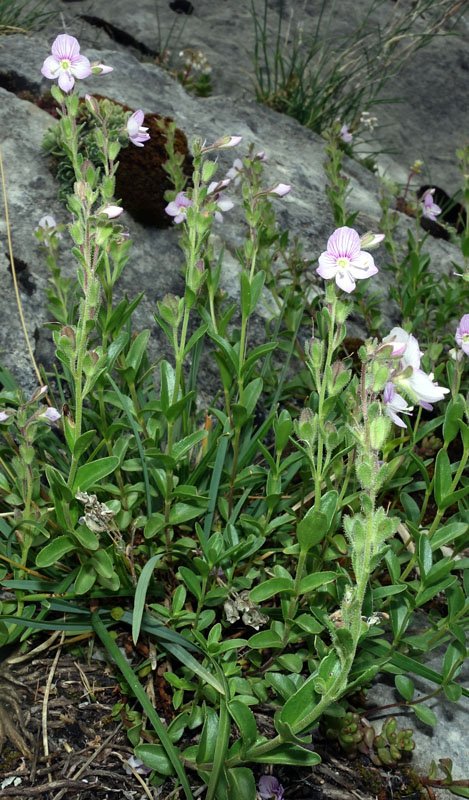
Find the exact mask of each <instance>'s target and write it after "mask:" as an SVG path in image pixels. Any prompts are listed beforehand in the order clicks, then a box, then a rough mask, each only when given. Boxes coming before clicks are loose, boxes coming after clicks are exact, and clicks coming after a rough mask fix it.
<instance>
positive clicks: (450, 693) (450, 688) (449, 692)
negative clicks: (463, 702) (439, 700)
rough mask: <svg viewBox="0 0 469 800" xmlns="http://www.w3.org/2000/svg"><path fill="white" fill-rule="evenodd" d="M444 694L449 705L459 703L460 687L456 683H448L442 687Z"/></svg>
mask: <svg viewBox="0 0 469 800" xmlns="http://www.w3.org/2000/svg"><path fill="white" fill-rule="evenodd" d="M443 690H444V693H445V695H446V697H447V698H448V700H449V701H450V702H451V703H459V701H460V699H461V697H462V686H460V685H459V684H458V683H448V685H447V686H444V687H443Z"/></svg>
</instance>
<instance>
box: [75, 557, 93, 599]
mask: <svg viewBox="0 0 469 800" xmlns="http://www.w3.org/2000/svg"><path fill="white" fill-rule="evenodd" d="M95 583H96V571H95V570H94V569H93V567H92V565H91V564H90V563H88V562H86V563H85V564H82V565H81V567H80V569H79V570H78V574H77V577H76V578H75V583H74V585H73V586H74V589H75V592H76V593H77V594H87V592H89V590H90V589H91V588H92V586H94V584H95Z"/></svg>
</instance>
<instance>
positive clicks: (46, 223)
mask: <svg viewBox="0 0 469 800" xmlns="http://www.w3.org/2000/svg"><path fill="white" fill-rule="evenodd" d="M56 228H57V223H56V221H55V219H54V217H53V216H52V214H44V216H43V217H41V219H40V220H39V222H38V224H37V228H36V229H35V230H36V231H39V230H40V229H42V230H43V231H45V233H55V235H56V236H57V238H58V239H61V238H62V234H61V233H60V232H59V231H56Z"/></svg>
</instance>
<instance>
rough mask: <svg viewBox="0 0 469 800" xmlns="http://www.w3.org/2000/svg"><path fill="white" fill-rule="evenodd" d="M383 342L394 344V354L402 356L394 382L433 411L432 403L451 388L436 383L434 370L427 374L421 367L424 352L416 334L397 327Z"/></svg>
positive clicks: (414, 399) (441, 398)
mask: <svg viewBox="0 0 469 800" xmlns="http://www.w3.org/2000/svg"><path fill="white" fill-rule="evenodd" d="M383 342H384V343H385V344H392V345H393V348H395V349H394V350H393V353H392V355H395V356H399V357H400V361H399V366H400V371H398V372H397V373H395V374H394V375H393V378H392V380H393V383H394V384H395V385H397V386H400V387H402V388H403V389H404V391H405V393H406V394H407V395H408V396H409V397H410V399H411V400H412V401H413V402H415V403H418V404H419V405H421V406H422V408H426V409H428V410H429V411H431V410H432V405H431V404H432V403H437V402H439V401H440V400H443V399H444V396H445V394H448V392H449V389H445V387H444V386H438V384H437V383H434V382H433V373H432V372H430V373H428V374H427V373H426V372H424V371H423V369H420V356H422V355H423V353H422V351H421V350H420V346H419V343H418V341H417V339H416V338H415V336H412V334H411V333H407V332H406V331H405V330H403V329H402V328H399V327H396V328H393V329H392V331H391V333H390V334H389V335H388V336H385V337H384V339H383Z"/></svg>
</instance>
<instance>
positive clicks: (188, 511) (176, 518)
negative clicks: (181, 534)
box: [169, 503, 203, 525]
mask: <svg viewBox="0 0 469 800" xmlns="http://www.w3.org/2000/svg"><path fill="white" fill-rule="evenodd" d="M201 514H203V509H202V508H199V507H197V506H190V505H188V504H187V503H176V504H175V505H174V506H172V508H171V510H170V512H169V524H170V525H181V523H182V522H188V520H190V519H194V518H195V517H199V516H200V515H201Z"/></svg>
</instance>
